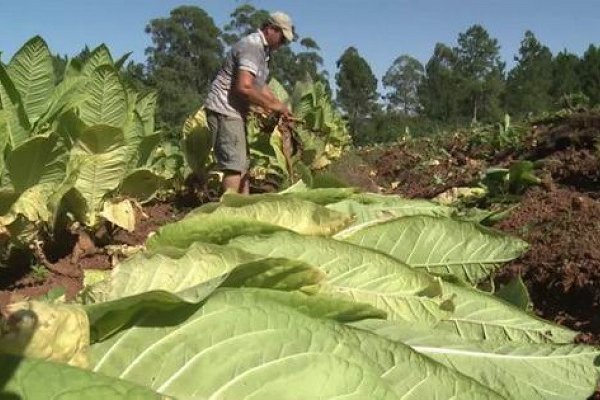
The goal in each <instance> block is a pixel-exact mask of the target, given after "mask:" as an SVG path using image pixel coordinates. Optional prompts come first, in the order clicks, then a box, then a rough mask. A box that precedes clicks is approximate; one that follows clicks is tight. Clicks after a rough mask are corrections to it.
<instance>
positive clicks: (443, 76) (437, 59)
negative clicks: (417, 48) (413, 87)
mask: <svg viewBox="0 0 600 400" xmlns="http://www.w3.org/2000/svg"><path fill="white" fill-rule="evenodd" d="M456 61H457V60H456V53H455V52H454V51H453V50H452V49H451V48H450V47H448V46H446V45H445V44H443V43H437V44H436V45H435V49H434V51H433V55H432V56H431V58H430V59H429V61H428V62H427V65H426V66H425V77H424V78H423V80H422V81H421V85H420V86H419V89H418V94H419V103H420V104H421V106H422V108H423V113H424V114H425V115H426V116H427V117H428V118H430V119H432V120H434V121H439V122H443V123H450V122H453V121H455V120H456V119H458V118H459V114H458V109H459V103H460V102H461V99H462V98H463V96H464V95H463V93H462V86H461V85H460V78H459V76H458V73H457V72H456Z"/></svg>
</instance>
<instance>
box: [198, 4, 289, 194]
mask: <svg viewBox="0 0 600 400" xmlns="http://www.w3.org/2000/svg"><path fill="white" fill-rule="evenodd" d="M293 39H294V25H293V24H292V20H291V19H290V17H289V16H288V15H286V14H284V13H282V12H274V13H271V14H270V17H269V19H268V21H267V22H265V23H264V24H263V25H262V26H261V28H260V29H259V30H258V31H257V32H255V33H252V34H250V35H248V36H246V37H244V38H243V39H241V40H240V41H239V42H237V43H236V44H235V45H234V46H233V47H232V49H231V51H230V52H229V53H228V55H227V57H226V59H225V62H224V64H223V66H222V67H221V69H220V70H219V72H218V74H217V77H216V78H215V80H214V81H213V82H212V84H211V88H210V92H209V94H208V97H207V99H206V103H205V108H206V114H207V119H208V127H209V129H210V131H211V133H212V136H213V149H214V154H215V158H216V161H217V167H218V168H219V169H220V170H221V171H222V172H223V173H224V177H223V189H224V190H225V191H227V190H233V191H235V192H237V193H242V194H248V193H249V191H250V183H249V180H248V168H249V166H250V161H249V159H248V143H247V138H246V123H245V117H246V115H247V113H248V110H249V107H250V105H257V106H260V107H262V108H263V109H264V110H266V111H267V112H275V113H278V114H281V115H283V116H284V117H286V116H290V112H289V110H288V108H287V106H286V105H285V104H284V103H282V102H281V101H279V100H278V99H277V98H276V97H275V95H274V94H273V93H272V92H271V90H270V89H269V87H268V86H267V84H266V83H267V80H268V76H269V68H268V62H269V57H270V53H271V51H273V50H277V49H278V48H279V47H281V46H283V45H285V44H287V43H289V42H291V41H292V40H293Z"/></svg>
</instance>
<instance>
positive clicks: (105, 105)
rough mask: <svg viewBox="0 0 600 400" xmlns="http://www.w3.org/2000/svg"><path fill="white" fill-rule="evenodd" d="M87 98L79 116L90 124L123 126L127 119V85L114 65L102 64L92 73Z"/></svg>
mask: <svg viewBox="0 0 600 400" xmlns="http://www.w3.org/2000/svg"><path fill="white" fill-rule="evenodd" d="M86 89H87V93H88V97H87V99H86V100H85V101H84V102H83V103H82V104H81V105H80V106H79V116H80V118H81V120H82V121H83V122H84V123H85V124H87V125H88V126H92V125H100V124H102V125H109V126H112V127H115V128H122V127H123V126H124V125H125V121H126V120H127V111H128V100H127V92H126V90H125V87H124V86H123V84H122V83H121V81H120V80H119V74H118V72H117V71H115V69H114V68H113V67H110V66H100V67H98V68H97V69H96V70H94V72H93V73H92V74H91V76H90V78H89V83H88V85H87V88H86Z"/></svg>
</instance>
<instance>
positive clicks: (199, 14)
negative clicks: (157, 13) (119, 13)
mask: <svg viewBox="0 0 600 400" xmlns="http://www.w3.org/2000/svg"><path fill="white" fill-rule="evenodd" d="M146 33H149V34H150V35H151V37H152V44H153V45H152V46H151V47H148V48H147V49H146V55H147V56H148V71H147V72H148V74H149V75H150V76H151V77H152V81H153V82H154V84H155V86H156V89H157V90H158V94H159V97H158V99H159V100H158V121H159V124H160V126H161V128H163V129H165V130H167V131H170V132H174V131H179V130H180V129H181V127H182V125H183V122H184V120H185V118H186V116H187V115H189V114H190V113H192V112H193V111H195V110H197V109H198V108H199V107H200V105H201V104H202V103H203V101H204V99H205V98H206V95H207V93H208V89H209V86H210V83H211V82H212V80H213V78H214V77H215V75H216V73H217V71H218V69H219V67H220V65H221V63H222V60H223V45H222V43H221V41H220V39H219V37H220V34H221V31H220V30H219V29H218V28H217V27H216V26H215V24H214V22H213V19H212V18H211V17H210V16H209V15H208V14H207V13H206V12H205V11H204V10H202V9H200V8H198V7H193V6H181V7H178V8H175V9H173V10H172V11H171V13H170V16H169V17H168V18H157V19H153V20H151V21H150V23H149V24H148V26H147V27H146Z"/></svg>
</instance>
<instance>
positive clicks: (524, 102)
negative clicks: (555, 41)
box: [506, 30, 552, 114]
mask: <svg viewBox="0 0 600 400" xmlns="http://www.w3.org/2000/svg"><path fill="white" fill-rule="evenodd" d="M515 61H517V64H516V66H515V67H514V68H513V69H512V70H511V71H510V72H509V74H508V79H507V82H506V107H507V110H508V111H509V112H510V113H511V114H527V113H539V112H542V111H547V110H548V109H550V108H551V106H552V94H551V88H552V53H551V52H550V49H549V48H548V47H547V46H544V45H542V44H541V43H540V42H539V41H538V40H537V38H536V37H535V35H534V34H533V32H531V31H529V30H528V31H526V32H525V35H524V37H523V40H522V41H521V46H520V47H519V55H518V56H516V57H515Z"/></svg>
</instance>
